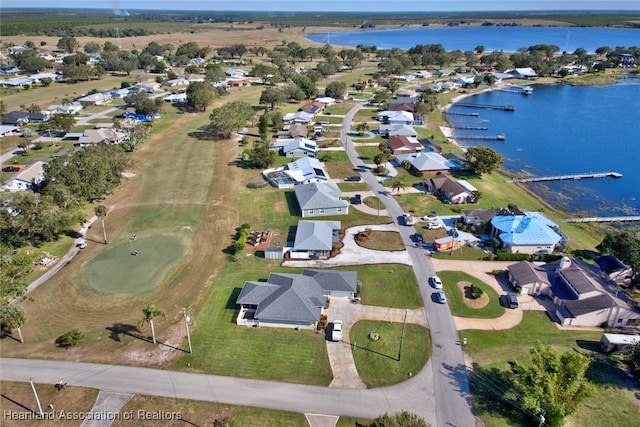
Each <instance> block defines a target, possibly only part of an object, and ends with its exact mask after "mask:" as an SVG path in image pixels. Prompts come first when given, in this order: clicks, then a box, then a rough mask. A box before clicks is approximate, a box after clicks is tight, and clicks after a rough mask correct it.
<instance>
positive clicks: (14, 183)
mask: <svg viewBox="0 0 640 427" xmlns="http://www.w3.org/2000/svg"><path fill="white" fill-rule="evenodd" d="M44 165H46V163H45V162H43V161H37V162H35V163H33V164H31V165H29V166H27V167H26V168H24V169H23V170H22V171H20V172H19V173H18V174H17V175H15V176H14V177H13V178H11V179H10V180H8V181H7V182H5V183H4V184H2V187H0V189H2V190H3V191H11V192H15V191H26V190H30V189H31V188H32V186H33V185H34V184H35V185H38V184H40V183H41V182H42V181H43V180H44Z"/></svg>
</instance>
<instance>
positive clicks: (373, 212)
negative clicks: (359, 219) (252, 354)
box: [342, 191, 389, 216]
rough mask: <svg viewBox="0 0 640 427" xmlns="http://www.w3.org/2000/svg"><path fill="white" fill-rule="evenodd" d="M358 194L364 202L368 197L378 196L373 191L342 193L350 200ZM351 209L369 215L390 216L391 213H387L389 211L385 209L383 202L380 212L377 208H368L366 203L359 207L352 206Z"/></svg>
mask: <svg viewBox="0 0 640 427" xmlns="http://www.w3.org/2000/svg"><path fill="white" fill-rule="evenodd" d="M356 194H359V195H360V196H362V200H364V199H366V198H367V197H376V194H375V193H374V192H373V191H347V192H343V193H342V195H343V196H344V197H349V198H351V197H352V196H355V195H356ZM351 208H352V209H357V210H359V211H360V212H364V213H366V214H369V215H376V216H389V212H387V209H386V208H385V207H384V205H383V204H382V202H380V210H379V211H378V209H377V208H372V207H370V206H367V205H366V204H364V203H360V204H359V205H351Z"/></svg>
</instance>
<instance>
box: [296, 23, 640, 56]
mask: <svg viewBox="0 0 640 427" xmlns="http://www.w3.org/2000/svg"><path fill="white" fill-rule="evenodd" d="M307 39H308V40H311V41H314V42H317V43H327V41H328V42H329V43H331V44H333V45H340V46H352V47H355V46H357V45H359V44H364V45H369V46H371V45H373V46H376V47H378V48H381V49H390V48H393V47H397V48H400V49H409V48H411V47H413V46H416V45H418V44H438V43H439V44H442V46H444V48H445V49H446V50H449V51H450V50H461V51H466V50H474V49H475V47H476V46H478V45H483V46H484V47H485V51H486V52H491V51H494V50H502V51H504V52H516V51H517V50H518V49H519V48H521V47H525V48H526V47H529V46H532V45H535V44H554V45H556V46H558V47H559V48H560V51H567V52H573V51H575V50H576V49H577V48H579V47H581V48H584V49H586V50H587V52H590V53H593V52H595V50H596V49H597V48H599V47H602V46H609V47H612V48H613V47H616V46H626V47H629V46H638V45H640V30H638V29H635V30H634V29H618V28H593V27H438V28H436V27H434V28H430V27H420V28H399V29H386V30H355V31H341V32H335V33H332V32H330V33H318V34H310V35H308V36H307Z"/></svg>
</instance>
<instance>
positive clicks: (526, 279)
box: [507, 261, 550, 285]
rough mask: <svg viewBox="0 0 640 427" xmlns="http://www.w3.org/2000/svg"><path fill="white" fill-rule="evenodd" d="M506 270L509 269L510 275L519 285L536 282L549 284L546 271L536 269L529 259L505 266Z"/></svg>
mask: <svg viewBox="0 0 640 427" xmlns="http://www.w3.org/2000/svg"><path fill="white" fill-rule="evenodd" d="M507 270H509V273H510V274H511V277H513V279H514V280H515V281H516V283H518V284H519V285H526V284H529V283H536V282H543V283H547V284H550V281H549V279H548V277H547V273H546V272H545V271H543V270H540V269H538V268H537V267H536V265H535V264H534V263H532V262H529V261H521V262H518V263H516V264H512V265H510V266H508V267H507Z"/></svg>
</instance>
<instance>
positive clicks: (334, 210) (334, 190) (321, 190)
mask: <svg viewBox="0 0 640 427" xmlns="http://www.w3.org/2000/svg"><path fill="white" fill-rule="evenodd" d="M294 192H295V195H296V200H297V201H298V207H299V208H300V213H301V215H302V217H303V218H307V217H311V216H328V215H347V214H348V213H349V202H348V201H346V200H342V199H341V197H342V192H341V191H340V188H338V186H337V185H336V184H334V183H332V182H325V183H310V184H302V185H296V186H295V187H294Z"/></svg>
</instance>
